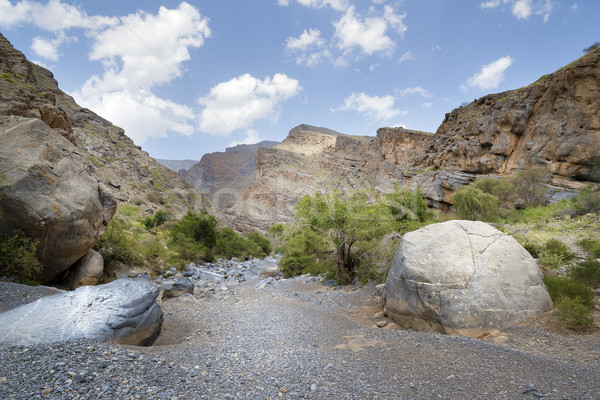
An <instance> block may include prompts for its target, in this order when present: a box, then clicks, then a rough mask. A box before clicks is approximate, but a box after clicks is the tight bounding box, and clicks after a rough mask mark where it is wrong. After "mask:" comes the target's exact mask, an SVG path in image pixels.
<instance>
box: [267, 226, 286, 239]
mask: <svg viewBox="0 0 600 400" xmlns="http://www.w3.org/2000/svg"><path fill="white" fill-rule="evenodd" d="M284 230H285V225H283V224H275V225H273V226H272V227H271V229H269V233H270V234H271V235H272V236H273V237H279V236H281V235H283V231H284Z"/></svg>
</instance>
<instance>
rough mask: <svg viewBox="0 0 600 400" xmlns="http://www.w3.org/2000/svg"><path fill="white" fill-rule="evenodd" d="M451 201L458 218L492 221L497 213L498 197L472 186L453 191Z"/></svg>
mask: <svg viewBox="0 0 600 400" xmlns="http://www.w3.org/2000/svg"><path fill="white" fill-rule="evenodd" d="M452 202H453V203H454V206H455V207H456V214H457V216H458V217H459V218H462V219H469V220H474V221H477V220H479V221H492V220H494V219H495V218H496V217H497V215H498V198H497V197H496V196H494V195H491V194H489V193H484V192H482V191H481V190H479V189H477V188H475V187H472V186H463V187H461V188H460V189H458V190H457V191H456V193H454V195H453V196H452Z"/></svg>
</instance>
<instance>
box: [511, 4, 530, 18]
mask: <svg viewBox="0 0 600 400" xmlns="http://www.w3.org/2000/svg"><path fill="white" fill-rule="evenodd" d="M531 2H532V0H517V1H516V2H515V3H514V4H513V6H512V13H513V15H514V16H515V17H517V19H527V18H529V16H530V15H531V13H532V9H531Z"/></svg>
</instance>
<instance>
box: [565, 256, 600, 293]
mask: <svg viewBox="0 0 600 400" xmlns="http://www.w3.org/2000/svg"><path fill="white" fill-rule="evenodd" d="M569 276H570V277H571V278H573V279H574V280H576V281H577V282H580V283H583V284H584V285H587V286H589V287H591V288H600V262H598V261H596V260H587V261H583V262H580V263H579V264H578V265H577V266H575V267H573V268H571V269H570V270H569Z"/></svg>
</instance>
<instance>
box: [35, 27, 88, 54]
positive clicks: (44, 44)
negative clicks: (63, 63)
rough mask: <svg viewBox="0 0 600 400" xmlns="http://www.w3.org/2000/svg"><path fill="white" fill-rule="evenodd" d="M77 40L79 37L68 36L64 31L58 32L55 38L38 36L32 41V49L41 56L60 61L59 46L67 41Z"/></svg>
mask: <svg viewBox="0 0 600 400" xmlns="http://www.w3.org/2000/svg"><path fill="white" fill-rule="evenodd" d="M74 41H75V42H76V41H77V37H74V36H72V37H67V36H66V35H65V33H64V32H58V33H57V35H56V37H55V38H54V39H48V38H45V37H41V36H36V37H34V38H33V40H32V42H31V50H32V51H33V52H34V53H35V54H36V55H38V56H39V57H42V58H45V59H46V60H50V61H58V58H59V57H60V53H59V51H58V48H59V46H60V45H62V44H63V43H65V42H74Z"/></svg>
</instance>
